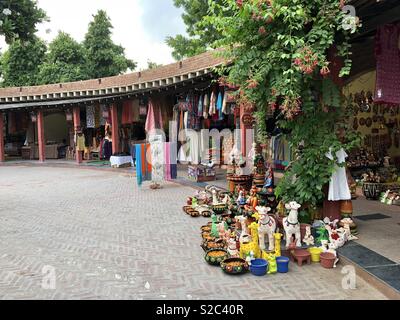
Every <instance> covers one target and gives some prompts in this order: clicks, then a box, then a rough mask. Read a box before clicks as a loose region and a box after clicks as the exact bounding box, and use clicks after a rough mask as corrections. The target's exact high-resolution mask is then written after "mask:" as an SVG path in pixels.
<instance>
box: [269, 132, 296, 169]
mask: <svg viewBox="0 0 400 320" xmlns="http://www.w3.org/2000/svg"><path fill="white" fill-rule="evenodd" d="M269 154H270V155H271V158H272V161H273V164H274V167H275V169H278V170H285V168H286V167H287V166H288V165H289V162H290V161H291V160H292V151H291V148H290V146H289V143H288V141H287V140H286V139H285V138H284V136H283V135H282V134H278V135H276V136H272V137H271V142H270V148H269Z"/></svg>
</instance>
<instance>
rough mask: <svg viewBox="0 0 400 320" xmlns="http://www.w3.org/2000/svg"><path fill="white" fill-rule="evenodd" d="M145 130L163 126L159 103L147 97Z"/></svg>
mask: <svg viewBox="0 0 400 320" xmlns="http://www.w3.org/2000/svg"><path fill="white" fill-rule="evenodd" d="M145 128H146V132H148V133H149V132H151V131H154V130H155V129H162V128H163V117H162V113H161V108H160V104H159V103H157V102H156V101H153V100H152V99H149V108H148V113H147V119H146V126H145Z"/></svg>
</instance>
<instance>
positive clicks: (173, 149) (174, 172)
mask: <svg viewBox="0 0 400 320" xmlns="http://www.w3.org/2000/svg"><path fill="white" fill-rule="evenodd" d="M169 146H170V164H171V179H173V180H174V179H177V177H178V165H177V163H178V161H177V155H178V144H177V143H176V142H170V144H169Z"/></svg>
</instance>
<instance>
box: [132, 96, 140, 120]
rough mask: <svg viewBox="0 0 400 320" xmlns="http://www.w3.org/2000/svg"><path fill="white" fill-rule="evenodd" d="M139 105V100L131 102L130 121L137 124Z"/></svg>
mask: <svg viewBox="0 0 400 320" xmlns="http://www.w3.org/2000/svg"><path fill="white" fill-rule="evenodd" d="M139 111H140V105H139V100H133V101H132V121H133V122H138V121H140V112H139Z"/></svg>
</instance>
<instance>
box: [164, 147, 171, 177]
mask: <svg viewBox="0 0 400 320" xmlns="http://www.w3.org/2000/svg"><path fill="white" fill-rule="evenodd" d="M170 152H171V143H170V142H166V143H164V164H165V165H164V176H165V180H167V181H170V180H171V153H170Z"/></svg>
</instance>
